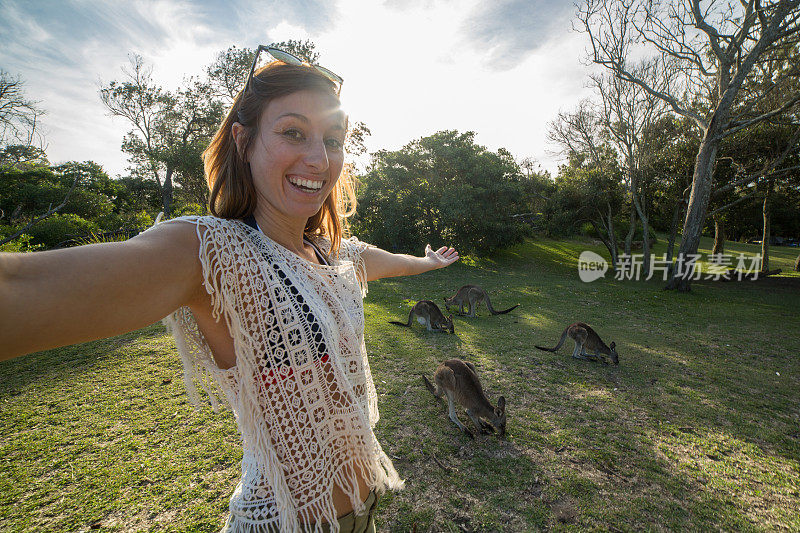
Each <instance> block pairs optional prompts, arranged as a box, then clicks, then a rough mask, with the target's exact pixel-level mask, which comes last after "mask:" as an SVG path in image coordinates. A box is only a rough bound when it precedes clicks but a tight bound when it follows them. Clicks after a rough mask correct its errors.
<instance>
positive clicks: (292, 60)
mask: <svg viewBox="0 0 800 533" xmlns="http://www.w3.org/2000/svg"><path fill="white" fill-rule="evenodd" d="M267 52H269V53H270V54H271V55H272V57H274V58H275V59H277V60H278V61H283V62H284V63H286V64H287V65H302V64H303V62H302V61H300V59H299V58H298V57H296V56H293V55H292V54H290V53H289V52H284V51H283V50H278V49H277V48H267Z"/></svg>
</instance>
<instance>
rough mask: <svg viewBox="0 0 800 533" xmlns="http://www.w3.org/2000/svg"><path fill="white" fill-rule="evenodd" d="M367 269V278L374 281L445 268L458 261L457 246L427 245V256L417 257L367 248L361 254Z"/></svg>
mask: <svg viewBox="0 0 800 533" xmlns="http://www.w3.org/2000/svg"><path fill="white" fill-rule="evenodd" d="M361 257H362V258H363V259H364V266H365V267H366V269H367V280H368V281H372V280H375V279H381V278H391V277H394V276H413V275H414V274H422V273H423V272H428V271H429V270H435V269H437V268H444V267H446V266H448V265H451V264H453V263H455V262H456V261H458V252H457V251H456V249H455V248H448V247H447V246H442V247H441V248H439V249H438V250H433V249H432V248H431V245H430V244H428V245H426V246H425V256H424V257H417V256H413V255H406V254H393V253H391V252H387V251H386V250H382V249H380V248H372V247H371V248H367V249H366V250H364V252H363V253H362V254H361Z"/></svg>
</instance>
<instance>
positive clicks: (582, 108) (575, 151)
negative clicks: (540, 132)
mask: <svg viewBox="0 0 800 533" xmlns="http://www.w3.org/2000/svg"><path fill="white" fill-rule="evenodd" d="M603 137H604V132H603V118H602V117H601V114H600V113H599V112H598V109H597V106H596V105H594V104H593V103H592V102H590V101H589V100H583V101H581V102H580V103H579V104H578V107H577V109H576V110H575V111H574V112H572V113H567V112H560V113H559V114H558V118H557V119H555V120H553V121H552V122H550V124H549V128H548V133H547V138H548V140H550V142H552V143H554V144H556V145H557V146H559V147H560V152H561V153H562V154H563V155H566V156H567V158H568V160H569V163H568V165H566V166H563V167H561V168H560V169H559V177H558V178H556V187H557V190H559V193H558V194H556V195H554V196H553V197H552V198H553V202H552V204H551V205H550V206H549V216H550V225H551V227H562V228H565V227H569V225H568V224H567V225H565V222H566V220H567V219H572V220H574V221H576V222H577V221H588V222H589V223H591V224H592V226H593V227H594V228H595V231H596V232H597V234H598V236H599V237H600V239H601V240H602V241H603V244H604V245H605V246H606V248H607V249H608V252H609V254H610V256H611V268H612V269H614V270H616V268H617V262H618V244H617V243H618V239H617V234H616V229H615V224H614V220H615V218H617V217H618V215H619V212H620V210H621V208H622V204H623V202H622V197H621V195H620V175H619V172H618V170H619V167H618V165H617V153H616V152H615V151H614V149H613V148H611V147H610V146H609V145H608V143H607V142H605V140H604V138H603ZM570 183H571V184H572V185H574V186H570ZM564 187H566V189H565V190H560V189H562V188H564ZM631 209H633V208H631ZM631 217H632V218H631V228H630V231H629V233H628V237H627V238H626V240H625V241H626V246H625V253H626V254H630V252H631V240H632V238H633V230H634V228H635V226H634V224H635V218H633V217H634V215H633V213H632V214H631ZM562 219H563V220H562Z"/></svg>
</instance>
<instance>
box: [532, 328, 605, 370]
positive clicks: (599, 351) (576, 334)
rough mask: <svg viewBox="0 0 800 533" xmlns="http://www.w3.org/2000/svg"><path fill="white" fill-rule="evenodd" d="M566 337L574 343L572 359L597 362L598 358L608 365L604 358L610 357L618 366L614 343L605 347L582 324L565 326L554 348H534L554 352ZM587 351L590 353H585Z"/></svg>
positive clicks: (593, 333)
mask: <svg viewBox="0 0 800 533" xmlns="http://www.w3.org/2000/svg"><path fill="white" fill-rule="evenodd" d="M567 335H569V338H571V339H572V340H573V341H575V350H573V352H572V357H574V358H575V359H589V360H591V361H597V360H598V358H599V359H600V360H601V361H603V363H605V364H608V361H606V358H605V356H606V355H607V356H609V357H611V360H612V361H614V364H615V365H618V364H619V355H617V345H616V343H613V342H612V343H611V346H606V343H604V342H603V339H601V338H600V335H598V334H597V332H595V330H593V329H592V328H591V327H590V326H589V324H584V323H583V322H575V323H574V324H570V325H569V326H567V329H565V330H564V333H562V334H561V338H560V339H559V341H558V344H556V345H555V347H554V348H545V347H543V346H536V347H537V348H539V349H540V350H544V351H546V352H555V351H557V350H558V349H559V348H561V345H562V344H564V341H565V340H566V338H567ZM587 350H588V351H590V352H592V353H591V354H589V353H587Z"/></svg>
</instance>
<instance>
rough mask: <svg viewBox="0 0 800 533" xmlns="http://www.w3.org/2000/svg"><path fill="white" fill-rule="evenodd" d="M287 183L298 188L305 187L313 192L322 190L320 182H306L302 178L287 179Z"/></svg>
mask: <svg viewBox="0 0 800 533" xmlns="http://www.w3.org/2000/svg"><path fill="white" fill-rule="evenodd" d="M289 181H290V182H291V183H293V184H295V185H298V186H300V187H305V188H307V189H314V190H319V189H321V188H322V184H323V182H322V181H312V180H307V179H303V178H295V177H291V178H289Z"/></svg>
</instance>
